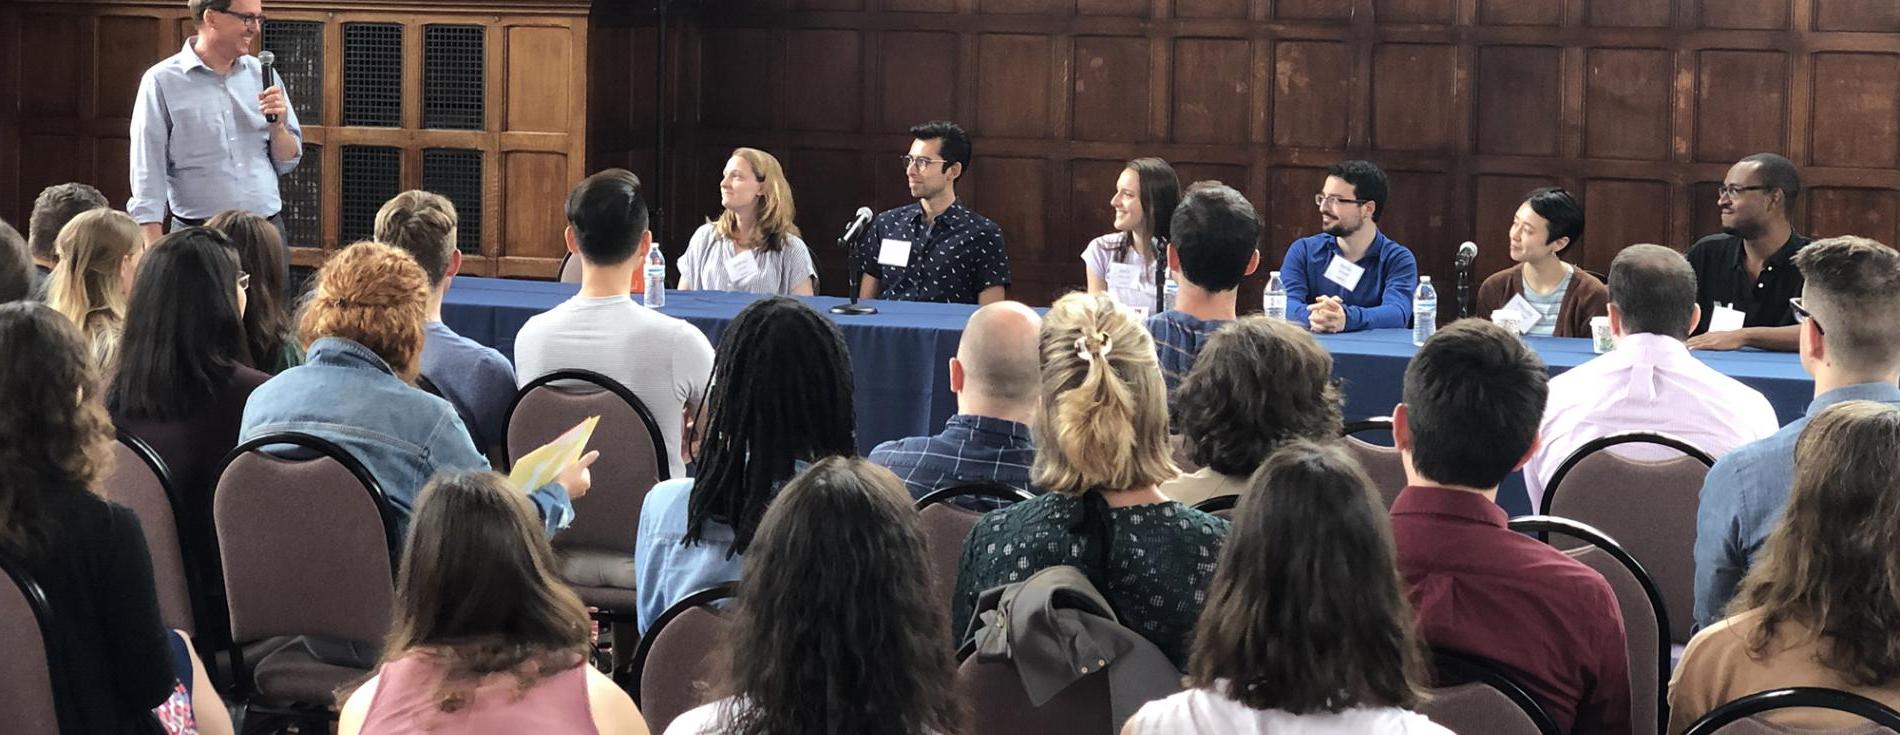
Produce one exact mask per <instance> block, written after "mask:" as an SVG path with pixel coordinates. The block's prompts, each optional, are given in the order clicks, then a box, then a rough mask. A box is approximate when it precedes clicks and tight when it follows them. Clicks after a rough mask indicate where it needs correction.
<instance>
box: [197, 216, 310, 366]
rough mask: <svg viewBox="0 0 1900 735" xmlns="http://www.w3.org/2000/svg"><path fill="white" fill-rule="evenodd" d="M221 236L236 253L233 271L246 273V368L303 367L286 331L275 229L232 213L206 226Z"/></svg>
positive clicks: (280, 247)
mask: <svg viewBox="0 0 1900 735" xmlns="http://www.w3.org/2000/svg"><path fill="white" fill-rule="evenodd" d="M205 226H206V227H209V228H211V229H214V230H217V231H219V232H222V233H224V236H225V237H228V238H231V243H232V245H234V246H235V247H236V248H237V253H238V267H239V268H241V269H243V271H244V272H246V273H249V274H251V283H250V285H249V286H248V287H246V288H245V289H244V298H245V301H246V302H247V303H248V305H249V306H248V308H246V309H245V310H244V345H245V348H246V351H247V354H248V357H247V358H246V361H247V363H248V364H249V365H250V366H251V367H254V368H257V369H259V370H262V371H264V372H267V373H271V374H273V375H275V374H277V373H281V372H283V371H285V370H288V369H290V368H293V367H296V366H298V365H301V364H303V347H302V346H301V345H298V344H297V340H296V338H295V335H294V334H293V333H292V330H291V318H290V308H289V307H288V306H287V305H286V304H285V300H286V299H287V298H289V297H288V296H287V290H286V285H285V281H286V280H287V279H288V277H289V272H290V271H289V266H288V264H286V263H285V262H284V244H283V241H282V239H281V237H280V236H279V235H278V233H277V226H276V225H273V224H271V223H270V220H268V219H265V218H263V217H259V216H257V215H255V214H252V213H250V212H244V211H240V210H235V209H234V210H231V211H228V212H223V213H220V214H219V215H218V216H216V217H212V218H211V220H210V221H208V222H205Z"/></svg>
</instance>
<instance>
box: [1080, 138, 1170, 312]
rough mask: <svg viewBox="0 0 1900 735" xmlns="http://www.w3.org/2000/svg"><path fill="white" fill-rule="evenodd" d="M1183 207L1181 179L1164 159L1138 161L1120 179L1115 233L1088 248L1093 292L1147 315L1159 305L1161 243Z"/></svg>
mask: <svg viewBox="0 0 1900 735" xmlns="http://www.w3.org/2000/svg"><path fill="white" fill-rule="evenodd" d="M1179 203H1181V181H1180V179H1177V178H1175V175H1174V167H1172V166H1169V165H1168V162H1167V161H1164V160H1161V159H1159V158H1137V159H1135V160H1133V161H1129V162H1128V167H1127V168H1124V169H1122V174H1121V177H1120V178H1117V179H1115V195H1114V196H1113V197H1110V198H1109V200H1108V206H1110V207H1112V208H1113V209H1114V210H1115V231H1114V232H1111V233H1109V234H1106V235H1103V236H1101V237H1098V238H1095V239H1094V240H1091V241H1089V244H1088V247H1086V248H1083V249H1082V262H1083V263H1086V264H1087V265H1088V278H1089V293H1107V294H1109V295H1111V296H1114V297H1115V300H1116V301H1119V302H1121V303H1123V304H1126V305H1128V306H1130V307H1133V308H1134V309H1135V310H1136V312H1137V313H1140V314H1143V315H1146V314H1147V313H1148V312H1150V311H1153V310H1154V307H1155V250H1156V248H1155V244H1156V243H1165V242H1167V241H1168V221H1169V220H1170V219H1171V218H1172V217H1173V216H1174V206H1175V205H1176V204H1179Z"/></svg>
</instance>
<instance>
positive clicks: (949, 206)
mask: <svg viewBox="0 0 1900 735" xmlns="http://www.w3.org/2000/svg"><path fill="white" fill-rule="evenodd" d="M910 135H911V138H913V140H911V142H910V153H908V154H905V155H904V156H903V158H902V161H903V162H904V178H905V181H906V182H907V183H909V184H910V195H911V196H912V197H914V198H916V200H917V203H915V204H906V205H904V206H901V207H898V208H896V209H889V210H885V211H884V212H882V213H879V214H878V216H877V218H876V219H874V220H872V221H871V233H870V235H868V236H866V237H865V238H864V242H863V243H862V244H861V245H860V246H859V249H858V267H859V268H861V269H862V272H863V274H864V279H863V281H861V282H860V283H859V285H858V297H859V298H865V299H892V300H897V301H936V302H942V303H951V304H988V303H993V302H997V301H1002V300H1003V298H1004V295H1003V289H1004V287H1005V286H1008V285H1009V254H1008V253H1007V252H1006V251H1005V250H1004V248H1003V231H1002V229H1001V228H998V227H997V226H996V223H995V222H991V221H990V220H989V219H988V218H986V217H984V216H983V215H980V214H977V213H976V212H973V211H971V210H970V209H969V208H968V207H965V206H963V202H961V201H959V200H958V199H957V179H959V178H961V177H962V176H963V174H964V172H965V171H966V170H968V169H969V167H970V134H969V133H966V132H964V131H963V128H962V127H960V126H958V125H957V124H956V123H953V122H948V121H944V120H938V121H935V122H927V123H924V124H922V125H918V126H916V127H913V128H911V129H910Z"/></svg>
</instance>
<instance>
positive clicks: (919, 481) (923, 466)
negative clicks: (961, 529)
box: [871, 414, 1042, 510]
mask: <svg viewBox="0 0 1900 735" xmlns="http://www.w3.org/2000/svg"><path fill="white" fill-rule="evenodd" d="M1035 459H1036V446H1035V443H1034V442H1033V441H1032V440H1031V439H1030V436H1029V427H1027V426H1024V425H1022V424H1019V423H1016V422H1014V421H1006V420H1004V419H998V418H991V417H989V416H974V415H970V414H957V415H955V416H951V417H950V420H949V421H946V422H944V426H943V433H941V434H938V435H936V436H913V437H910V438H908V439H893V440H891V441H887V442H884V443H883V444H879V445H877V448H875V449H872V450H871V461H872V462H876V463H878V464H880V465H883V466H885V467H888V468H890V470H891V472H893V473H895V474H896V475H897V476H898V477H899V478H902V479H903V481H904V485H905V487H907V488H909V489H910V495H911V498H912V499H917V498H922V497H923V496H925V495H928V494H930V493H931V491H934V490H940V489H942V488H946V487H954V486H956V485H965V484H969V483H976V482H995V483H999V484H1003V485H1008V486H1010V487H1013V488H1016V489H1018V490H1022V491H1025V492H1029V493H1038V494H1039V493H1041V492H1042V491H1041V490H1038V489H1035V488H1033V487H1031V486H1030V482H1029V466H1030V465H1031V464H1032V463H1034V462H1035ZM957 504H958V505H961V506H964V507H966V508H971V509H974V510H990V509H993V508H998V507H1001V506H1002V504H1001V503H998V502H994V501H991V500H988V499H986V498H964V499H960V500H958V501H957Z"/></svg>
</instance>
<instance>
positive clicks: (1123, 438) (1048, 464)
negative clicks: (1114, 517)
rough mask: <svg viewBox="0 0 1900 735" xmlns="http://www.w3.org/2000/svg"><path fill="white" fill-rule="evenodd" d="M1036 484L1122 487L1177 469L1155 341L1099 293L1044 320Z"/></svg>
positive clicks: (1064, 302)
mask: <svg viewBox="0 0 1900 735" xmlns="http://www.w3.org/2000/svg"><path fill="white" fill-rule="evenodd" d="M1042 363H1043V369H1042V373H1043V380H1042V411H1041V412H1040V414H1039V415H1038V417H1037V419H1036V425H1035V433H1036V444H1037V447H1038V448H1039V449H1038V451H1037V453H1036V462H1035V467H1034V469H1033V475H1034V479H1035V481H1036V484H1037V485H1039V486H1041V487H1044V488H1047V489H1049V490H1054V491H1058V492H1066V493H1081V492H1084V491H1087V490H1091V489H1099V490H1106V491H1115V490H1124V489H1128V488H1134V487H1142V486H1146V485H1151V484H1155V483H1159V482H1161V481H1164V480H1166V479H1168V478H1171V477H1173V476H1174V475H1175V474H1177V472H1178V470H1177V469H1176V468H1175V466H1174V463H1173V461H1172V459H1171V458H1170V452H1169V447H1168V437H1167V426H1168V417H1167V398H1166V388H1165V387H1164V384H1163V382H1162V380H1161V370H1160V367H1159V366H1158V364H1157V363H1156V361H1155V348H1154V341H1153V340H1152V339H1151V338H1150V337H1149V336H1148V332H1147V330H1146V329H1145V328H1143V327H1142V326H1141V324H1140V323H1139V322H1138V321H1137V320H1136V317H1135V315H1134V313H1133V312H1131V311H1128V310H1127V309H1125V308H1122V307H1120V306H1118V305H1117V304H1116V303H1115V302H1114V300H1113V299H1110V298H1108V297H1107V296H1105V295H1100V294H1097V295H1089V294H1080V293H1078V294H1070V295H1068V296H1065V297H1063V298H1062V299H1061V300H1059V301H1057V302H1056V304H1055V306H1054V307H1053V308H1051V309H1050V311H1049V315H1048V316H1047V317H1046V318H1045V319H1044V320H1043V327H1042Z"/></svg>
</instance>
